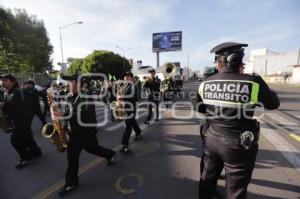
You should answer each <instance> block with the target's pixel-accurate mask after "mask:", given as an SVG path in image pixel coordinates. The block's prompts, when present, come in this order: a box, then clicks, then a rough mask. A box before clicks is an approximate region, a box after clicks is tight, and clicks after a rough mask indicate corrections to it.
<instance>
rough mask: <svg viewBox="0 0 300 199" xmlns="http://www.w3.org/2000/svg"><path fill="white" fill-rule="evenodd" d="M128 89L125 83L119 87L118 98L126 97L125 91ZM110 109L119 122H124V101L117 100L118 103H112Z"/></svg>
mask: <svg viewBox="0 0 300 199" xmlns="http://www.w3.org/2000/svg"><path fill="white" fill-rule="evenodd" d="M126 87H127V84H126V82H125V81H122V82H121V83H119V84H118V85H117V96H124V95H125V89H126ZM109 107H110V109H111V110H112V111H113V114H114V116H115V118H116V119H117V120H123V119H124V117H125V115H126V113H125V111H124V104H123V103H122V100H120V99H117V101H112V102H111V103H110V105H109Z"/></svg>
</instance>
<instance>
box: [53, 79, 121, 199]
mask: <svg viewBox="0 0 300 199" xmlns="http://www.w3.org/2000/svg"><path fill="white" fill-rule="evenodd" d="M62 78H63V79H65V80H67V81H68V85H69V88H70V93H69V94H68V95H67V97H66V101H67V102H69V103H70V104H71V105H72V107H68V106H67V108H66V111H65V112H60V111H57V110H56V111H55V112H54V115H55V117H61V116H68V115H70V119H68V120H67V122H68V126H69V131H70V132H69V142H68V148H67V158H68V169H67V171H66V176H65V180H66V181H65V186H64V188H63V189H62V190H61V191H60V192H59V196H61V197H64V196H65V195H67V194H68V193H70V192H71V191H73V190H74V189H75V188H76V187H77V186H78V184H79V182H78V170H79V156H80V153H81V150H82V149H84V150H86V151H87V152H89V153H91V154H94V155H97V156H100V157H104V158H105V159H107V161H108V166H110V165H111V164H113V163H114V161H115V154H116V153H115V152H114V151H112V150H110V149H107V148H104V147H101V146H99V145H98V140H97V136H96V133H97V128H96V125H95V124H96V123H97V120H96V112H95V106H94V105H93V104H89V103H85V104H84V103H83V104H82V106H81V105H80V104H81V102H88V99H87V98H84V97H82V96H81V95H79V94H78V90H77V89H78V87H77V79H78V75H76V74H75V75H72V76H63V77H62ZM82 94H85V93H82ZM80 107H81V108H80ZM79 119H81V121H82V123H81V122H80V121H79ZM85 125H89V126H85Z"/></svg>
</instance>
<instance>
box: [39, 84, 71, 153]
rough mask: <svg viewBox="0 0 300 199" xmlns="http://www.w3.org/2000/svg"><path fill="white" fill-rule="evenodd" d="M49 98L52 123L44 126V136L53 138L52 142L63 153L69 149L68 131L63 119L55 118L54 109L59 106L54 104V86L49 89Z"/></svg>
mask: <svg viewBox="0 0 300 199" xmlns="http://www.w3.org/2000/svg"><path fill="white" fill-rule="evenodd" d="M47 100H48V104H49V106H50V114H51V119H52V123H48V124H46V125H45V126H44V127H43V128H42V136H44V137H45V138H49V139H51V142H52V143H53V144H54V145H55V147H56V150H57V151H58V152H60V153H63V152H64V151H65V150H66V149H67V132H66V131H65V129H64V126H63V123H62V121H61V120H59V119H57V118H55V117H54V115H53V111H54V110H56V109H57V108H58V107H57V106H55V105H54V106H53V103H54V99H53V90H52V88H48V89H47Z"/></svg>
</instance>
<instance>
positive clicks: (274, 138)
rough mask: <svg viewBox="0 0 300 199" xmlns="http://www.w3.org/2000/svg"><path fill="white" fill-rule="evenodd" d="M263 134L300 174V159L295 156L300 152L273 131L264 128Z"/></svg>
mask: <svg viewBox="0 0 300 199" xmlns="http://www.w3.org/2000/svg"><path fill="white" fill-rule="evenodd" d="M261 132H262V135H263V136H264V137H265V138H266V139H267V140H269V142H270V143H271V144H272V145H273V146H274V147H275V148H276V149H277V150H278V151H279V152H280V153H281V154H282V155H283V156H284V157H285V158H286V159H287V161H288V162H289V163H291V164H292V165H293V166H294V167H295V168H296V170H297V171H298V172H300V158H298V157H297V156H296V155H295V154H299V153H300V151H299V150H298V149H296V148H295V147H294V146H292V145H291V144H289V143H288V142H287V141H286V140H285V139H284V138H283V137H282V136H280V135H279V134H278V133H277V132H276V131H275V130H273V129H268V128H263V130H262V131H261Z"/></svg>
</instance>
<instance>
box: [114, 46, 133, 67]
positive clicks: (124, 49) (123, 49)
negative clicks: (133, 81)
mask: <svg viewBox="0 0 300 199" xmlns="http://www.w3.org/2000/svg"><path fill="white" fill-rule="evenodd" d="M116 48H119V49H121V50H122V51H123V58H124V60H123V65H124V69H125V51H126V50H130V49H131V48H122V47H120V46H116Z"/></svg>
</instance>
